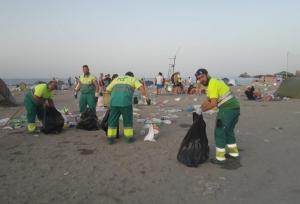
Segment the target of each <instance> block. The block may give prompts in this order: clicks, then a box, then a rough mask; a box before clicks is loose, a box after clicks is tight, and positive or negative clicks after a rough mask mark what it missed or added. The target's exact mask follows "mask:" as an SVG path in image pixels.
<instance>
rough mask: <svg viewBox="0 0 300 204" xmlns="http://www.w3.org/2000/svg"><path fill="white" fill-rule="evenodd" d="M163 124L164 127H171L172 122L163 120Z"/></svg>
mask: <svg viewBox="0 0 300 204" xmlns="http://www.w3.org/2000/svg"><path fill="white" fill-rule="evenodd" d="M162 122H163V123H164V124H166V125H171V124H172V121H171V120H163V121H162Z"/></svg>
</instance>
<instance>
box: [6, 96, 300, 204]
mask: <svg viewBox="0 0 300 204" xmlns="http://www.w3.org/2000/svg"><path fill="white" fill-rule="evenodd" d="M235 91H237V90H235ZM236 94H237V96H239V99H240V102H241V116H240V120H239V123H238V124H237V126H236V136H237V140H238V145H239V148H240V150H241V159H240V161H233V160H229V161H228V163H227V164H226V165H223V166H217V165H213V164H211V163H210V162H209V161H208V162H206V163H204V164H201V165H199V166H198V168H189V167H186V166H184V165H182V164H181V163H179V162H178V161H177V159H176V155H177V152H178V149H179V146H180V143H181V141H182V139H183V138H184V136H185V134H186V133H187V131H188V128H189V126H190V125H191V123H192V113H189V112H187V111H185V109H186V108H187V106H188V105H194V104H199V103H200V102H201V101H203V100H204V97H196V96H186V95H178V96H167V95H163V96H158V97H157V98H156V100H155V101H156V102H157V103H158V104H160V105H151V106H145V105H136V106H135V107H136V108H139V109H141V111H140V112H139V113H141V116H142V118H145V117H147V116H151V114H158V113H159V111H158V109H159V108H158V107H159V106H161V108H181V109H184V110H183V111H182V112H178V113H174V114H176V115H177V116H179V118H176V119H173V123H172V124H171V125H165V124H164V125H161V126H160V133H159V135H158V139H157V142H153V143H151V142H144V141H143V138H144V136H145V133H144V132H143V130H144V129H143V125H142V124H141V123H137V122H135V123H134V128H135V133H136V137H137V141H136V142H135V143H133V144H126V143H125V142H124V141H123V138H120V139H119V140H117V143H116V144H114V145H108V144H106V140H105V139H106V138H105V134H104V132H103V131H101V130H99V131H84V130H77V129H74V128H70V129H66V130H64V131H63V132H62V133H61V134H58V135H45V134H41V133H40V134H38V136H34V135H29V134H27V133H26V131H25V128H20V129H15V130H3V129H2V128H1V130H0V203H3V204H9V203H24V204H25V203H28V204H34V203H38V204H41V203H60V204H61V203H72V204H77V203H78V204H81V203H88V204H92V203H95V204H96V203H97V204H98V203H131V204H134V203H170V204H171V203H172V204H175V203H223V204H225V203H298V202H299V199H300V179H299V176H300V173H299V172H300V171H299V168H300V162H299V155H300V127H299V124H300V123H299V121H300V100H292V99H291V100H283V101H278V102H255V101H246V100H245V98H244V97H243V96H240V94H239V93H237V92H236ZM14 95H15V97H16V99H17V101H18V102H19V103H20V104H21V103H22V100H23V93H14ZM177 97H180V98H181V100H180V101H176V100H174V99H175V98H177ZM195 98H197V102H195V101H194V99H195ZM54 100H55V104H56V106H57V107H58V108H59V109H60V108H62V107H63V106H68V107H69V109H70V110H71V111H72V112H78V106H77V104H78V100H74V99H73V93H72V92H71V91H57V92H56V94H55V96H54ZM165 100H169V102H168V103H166V104H163V103H162V102H163V101H165ZM17 111H18V113H17V114H16V115H17V116H20V115H21V114H24V113H25V111H24V108H23V107H22V105H20V106H18V107H13V108H3V107H0V116H1V117H0V118H6V117H10V116H11V115H12V114H14V113H15V112H17ZM99 114H103V112H101V113H99ZM163 115H164V113H163V112H160V113H159V114H158V115H157V117H160V116H163ZM205 121H206V124H207V135H208V138H209V145H210V148H211V157H213V155H214V136H213V131H214V124H215V114H214V115H209V114H205ZM121 132H122V131H121Z"/></svg>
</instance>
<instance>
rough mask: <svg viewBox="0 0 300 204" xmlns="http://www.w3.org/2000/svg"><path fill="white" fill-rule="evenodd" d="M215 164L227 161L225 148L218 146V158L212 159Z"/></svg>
mask: <svg viewBox="0 0 300 204" xmlns="http://www.w3.org/2000/svg"><path fill="white" fill-rule="evenodd" d="M210 162H211V163H213V164H224V163H225V162H226V158H225V148H218V147H216V158H214V159H211V160H210Z"/></svg>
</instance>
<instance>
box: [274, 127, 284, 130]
mask: <svg viewBox="0 0 300 204" xmlns="http://www.w3.org/2000/svg"><path fill="white" fill-rule="evenodd" d="M273 129H274V130H283V127H279V126H275V127H273Z"/></svg>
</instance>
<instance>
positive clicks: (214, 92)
mask: <svg viewBox="0 0 300 204" xmlns="http://www.w3.org/2000/svg"><path fill="white" fill-rule="evenodd" d="M228 91H230V88H229V87H228V86H227V85H226V84H225V83H224V82H223V81H220V80H218V79H213V78H211V79H210V80H209V83H208V87H207V97H208V98H210V99H212V98H216V99H219V98H220V97H222V96H224V95H225V94H226V93H228Z"/></svg>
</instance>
